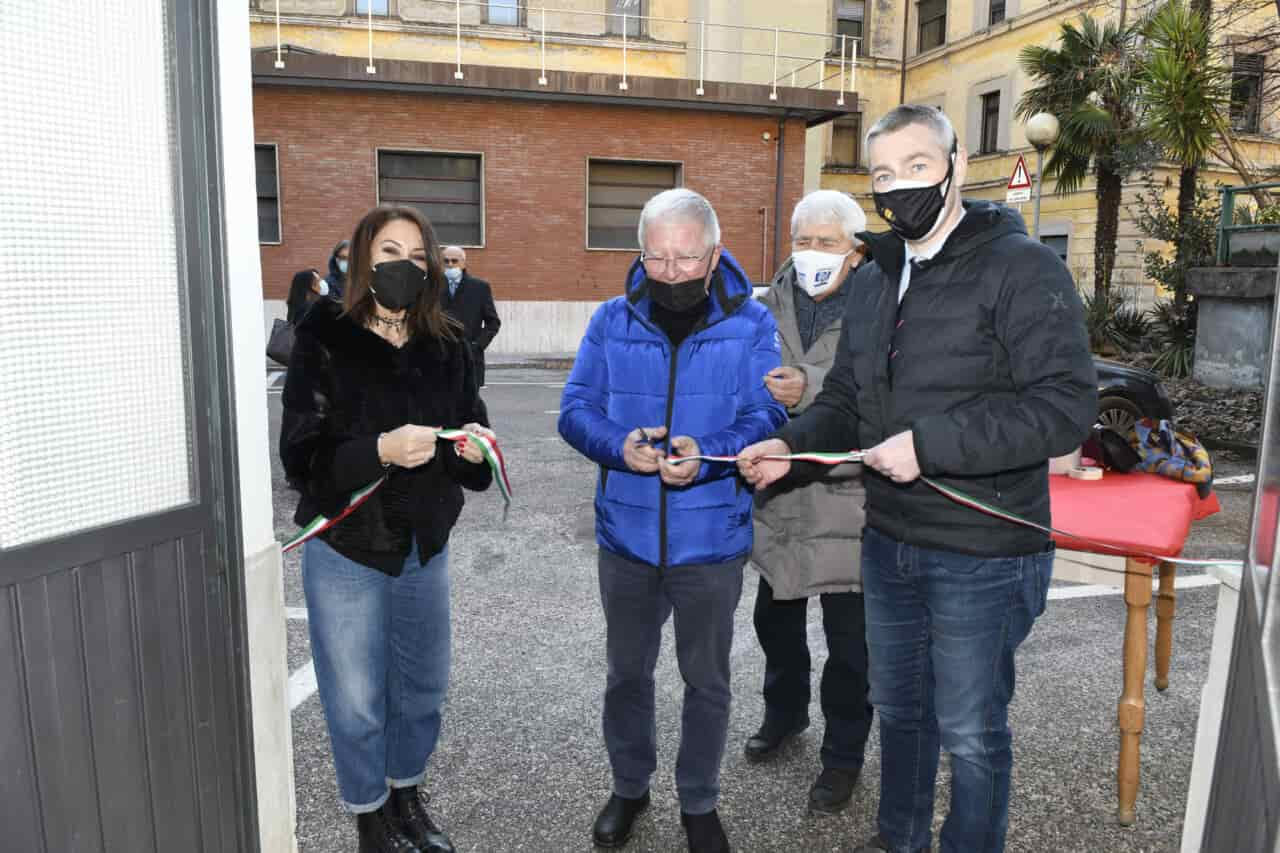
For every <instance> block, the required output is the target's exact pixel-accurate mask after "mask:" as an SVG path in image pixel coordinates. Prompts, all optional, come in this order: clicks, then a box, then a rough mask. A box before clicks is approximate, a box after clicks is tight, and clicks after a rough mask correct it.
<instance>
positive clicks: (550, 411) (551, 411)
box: [542, 409, 560, 415]
mask: <svg viewBox="0 0 1280 853" xmlns="http://www.w3.org/2000/svg"><path fill="white" fill-rule="evenodd" d="M542 414H544V415H558V414H560V410H559V409H547V410H546V411H545V412H543V413H542Z"/></svg>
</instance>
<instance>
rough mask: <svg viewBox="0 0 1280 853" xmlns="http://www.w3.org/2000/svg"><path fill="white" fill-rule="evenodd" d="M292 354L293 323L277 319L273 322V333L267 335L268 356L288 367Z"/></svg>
mask: <svg viewBox="0 0 1280 853" xmlns="http://www.w3.org/2000/svg"><path fill="white" fill-rule="evenodd" d="M292 354H293V324H292V323H290V322H288V321H286V320H279V319H277V320H276V321H275V322H274V323H272V324H271V334H270V335H269V336H268V337H267V357H268V358H270V359H272V360H273V361H278V362H280V363H281V364H283V365H284V366H285V367H288V366H289V356H290V355H292Z"/></svg>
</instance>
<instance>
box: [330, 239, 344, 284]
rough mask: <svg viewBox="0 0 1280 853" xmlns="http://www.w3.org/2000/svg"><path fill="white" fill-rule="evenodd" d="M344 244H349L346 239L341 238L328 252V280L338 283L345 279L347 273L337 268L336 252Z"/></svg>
mask: <svg viewBox="0 0 1280 853" xmlns="http://www.w3.org/2000/svg"><path fill="white" fill-rule="evenodd" d="M346 245H349V244H348V241H346V240H343V241H341V242H339V243H338V245H336V246H334V247H333V251H332V252H330V253H329V280H330V281H337V282H338V283H339V284H341V283H342V282H344V281H346V280H347V274H346V273H344V272H343V271H342V270H340V269H338V252H339V251H340V250H341V249H342V247H343V246H346Z"/></svg>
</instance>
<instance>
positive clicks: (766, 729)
mask: <svg viewBox="0 0 1280 853" xmlns="http://www.w3.org/2000/svg"><path fill="white" fill-rule="evenodd" d="M807 728H809V714H808V712H807V711H802V712H801V713H799V714H782V713H779V712H777V711H773V710H770V709H768V708H766V709H765V712H764V722H763V723H762V724H761V725H760V730H759V731H758V732H756V733H755V734H753V735H752V736H751V737H749V738H748V739H747V745H746V747H745V748H744V749H743V752H745V753H746V756H747V760H748V761H768V760H769V759H771V758H773V757H774V756H775V755H777V753H778V750H779V749H781V748H782V745H783V744H784V743H786V742H787V740H788V739H790V738H792V737H795V736H796V735H798V734H800V732H802V731H804V730H805V729H807Z"/></svg>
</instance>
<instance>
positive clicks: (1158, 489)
mask: <svg viewBox="0 0 1280 853" xmlns="http://www.w3.org/2000/svg"><path fill="white" fill-rule="evenodd" d="M1049 501H1050V505H1051V507H1052V511H1053V526H1054V527H1055V528H1057V529H1058V530H1063V531H1066V532H1068V533H1073V534H1075V535H1076V536H1087V537H1089V538H1090V539H1097V540H1100V541H1102V542H1105V543H1107V544H1108V545H1114V546H1118V547H1120V548H1123V549H1125V551H1124V552H1134V551H1146V552H1149V553H1152V554H1157V555H1159V556H1161V557H1176V556H1178V555H1179V554H1181V553H1182V546H1183V543H1185V542H1186V541H1187V534H1188V533H1190V532H1191V523H1192V522H1193V521H1199V520H1200V519H1202V518H1206V517H1208V516H1210V515H1213V514H1214V513H1216V512H1218V511H1219V510H1220V509H1221V507H1220V506H1219V504H1218V496H1217V495H1216V494H1213V493H1210V494H1209V497H1207V498H1204V499H1201V498H1200V496H1199V495H1198V494H1196V487H1195V486H1192V485H1189V484H1187V483H1179V482H1178V481H1176V480H1171V479H1169V478H1168V477H1161V476H1160V475H1158V474H1118V473H1115V472H1113V471H1108V472H1106V473H1105V474H1104V475H1103V477H1102V479H1101V480H1092V481H1090V480H1073V479H1071V478H1070V477H1067V476H1065V475H1052V476H1050V477H1049ZM1053 538H1054V542H1056V543H1057V544H1058V546H1059V547H1061V548H1070V549H1071V550H1073V551H1092V552H1094V553H1097V554H1115V553H1124V552H1117V551H1113V550H1110V549H1107V548H1102V547H1099V546H1097V545H1094V544H1092V543H1090V542H1082V541H1080V540H1078V539H1073V538H1071V537H1069V536H1059V535H1055V536H1054V537H1053Z"/></svg>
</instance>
